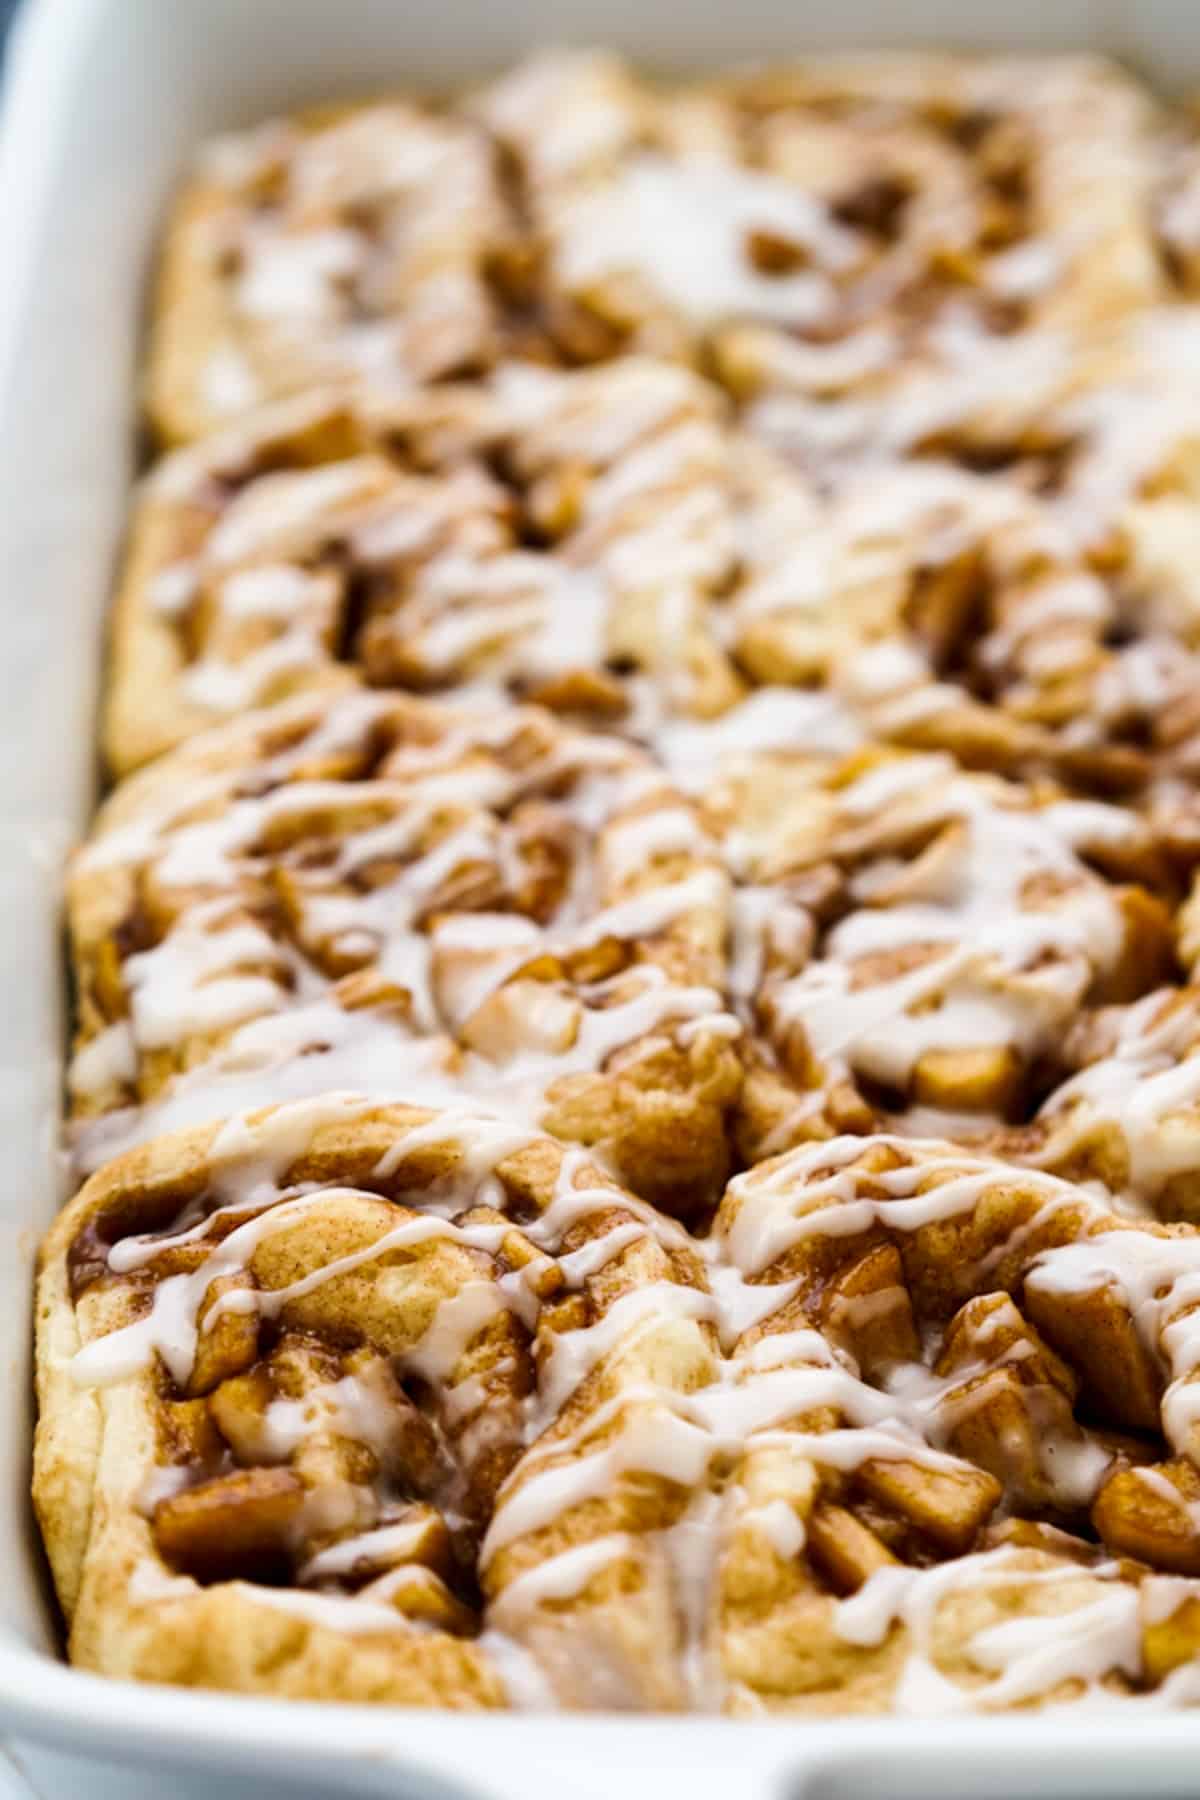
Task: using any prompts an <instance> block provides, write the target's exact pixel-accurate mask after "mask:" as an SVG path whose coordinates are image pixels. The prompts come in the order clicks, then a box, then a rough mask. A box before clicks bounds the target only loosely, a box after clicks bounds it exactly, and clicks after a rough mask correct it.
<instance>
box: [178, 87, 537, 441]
mask: <svg viewBox="0 0 1200 1800" xmlns="http://www.w3.org/2000/svg"><path fill="white" fill-rule="evenodd" d="M517 237H518V227H517V221H516V219H515V217H514V214H513V210H512V206H511V203H510V200H509V198H508V196H507V195H506V192H505V185H504V181H503V179H502V176H501V173H500V171H499V170H498V168H497V166H496V156H495V152H494V149H493V146H492V145H491V144H490V143H489V142H488V140H487V138H486V136H485V135H484V134H483V133H482V132H481V131H480V130H479V129H478V128H477V127H476V126H474V125H472V124H471V122H470V121H469V120H468V119H466V118H464V117H461V116H459V117H454V116H452V115H450V114H448V113H447V112H446V111H445V110H437V109H434V108H431V107H429V106H427V105H421V104H417V103H416V102H413V101H408V100H385V101H380V102H378V103H375V104H370V105H363V106H342V107H332V106H331V107H324V108H315V109H313V110H312V111H310V112H308V113H305V114H301V115H299V116H297V117H295V118H290V119H275V120H271V121H268V122H266V123H264V124H262V125H259V126H256V127H255V128H254V129H252V130H250V131H245V132H241V133H235V134H231V135H229V136H227V137H223V138H219V139H216V140H214V141H212V142H211V143H209V144H208V145H207V146H205V148H204V150H203V152H202V153H201V155H200V157H199V158H198V160H197V165H196V167H195V169H194V171H193V172H192V174H191V176H190V179H189V181H188V183H187V185H186V187H185V189H184V192H183V194H182V196H181V197H180V198H179V200H178V202H177V204H176V208H175V211H174V214H173V217H172V221H171V226H170V231H169V234H168V237H167V241H166V245H165V248H164V252H163V259H162V266H161V270H160V274H159V280H158V292H157V304H156V308H155V317H154V330H153V336H152V342H151V350H150V366H149V370H148V374H147V380H146V389H147V393H146V399H147V407H148V411H149V414H150V418H151V421H152V423H153V425H154V428H155V430H156V431H157V433H158V435H159V436H160V438H162V439H163V440H164V441H166V442H167V443H181V442H185V441H187V440H189V439H192V438H198V437H203V436H205V435H207V434H208V433H210V432H213V431H216V430H218V429H220V428H221V427H222V426H224V425H226V424H227V423H228V422H229V421H230V419H232V418H234V417H236V416H237V415H238V414H240V413H243V412H246V411H247V410H249V409H250V408H252V407H255V406H261V405H262V404H264V403H265V402H267V401H270V400H277V399H280V398H282V397H283V396H285V395H288V394H295V393H301V392H304V391H306V390H309V389H312V388H316V387H320V386H322V385H323V384H325V383H327V382H330V381H335V380H343V379H356V380H367V381H378V380H380V379H384V380H389V379H396V378H403V379H407V380H409V381H416V382H426V381H436V380H440V379H445V378H447V377H452V376H456V375H463V374H466V373H472V374H475V373H478V372H480V371H481V370H483V369H486V368H487V367H489V366H490V364H491V363H492V362H493V361H494V360H495V358H496V356H497V354H498V352H499V350H500V347H501V337H500V319H499V314H498V293H497V290H496V285H495V278H496V276H497V273H498V271H499V270H500V269H501V268H502V267H503V266H504V265H505V263H507V262H513V263H514V266H516V267H519V263H520V256H519V253H518V252H517V248H516V246H517Z"/></svg>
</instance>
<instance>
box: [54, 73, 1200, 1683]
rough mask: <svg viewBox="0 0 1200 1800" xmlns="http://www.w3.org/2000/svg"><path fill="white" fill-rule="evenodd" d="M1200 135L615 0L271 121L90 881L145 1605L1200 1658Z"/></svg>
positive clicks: (195, 1670) (480, 1676)
mask: <svg viewBox="0 0 1200 1800" xmlns="http://www.w3.org/2000/svg"><path fill="white" fill-rule="evenodd" d="M1195 138H1196V133H1195V121H1194V118H1193V117H1192V113H1191V112H1190V111H1187V110H1184V111H1180V110H1175V111H1172V110H1170V109H1168V108H1167V107H1166V106H1165V105H1163V104H1160V103H1159V102H1158V101H1157V100H1155V98H1154V97H1153V96H1151V95H1150V94H1149V93H1148V92H1146V91H1145V90H1144V89H1143V88H1142V87H1141V86H1140V85H1139V84H1138V83H1136V82H1135V81H1134V80H1133V79H1132V78H1131V77H1129V76H1127V75H1126V74H1125V73H1123V72H1122V71H1120V70H1119V69H1117V68H1116V67H1115V66H1111V65H1109V64H1106V63H1104V62H1103V61H1100V60H1098V59H1094V58H1084V57H1060V58H1045V59H1023V58H1005V57H993V58H969V57H958V56H940V55H934V54H928V55H927V54H920V55H910V54H903V55H900V54H897V55H883V56H869V57H868V56H849V55H848V56H831V57H820V58H811V59H801V60H797V61H796V62H794V63H791V64H785V65H780V66H778V67H773V68H772V67H768V68H763V69H757V70H753V71H750V72H742V73H738V74H734V75H724V74H722V75H717V76H714V77H710V78H706V79H703V80H695V81H692V82H689V83H681V82H675V83H672V84H665V83H654V82H651V81H650V80H649V79H647V78H645V77H643V76H642V75H641V74H639V73H638V72H636V71H634V70H633V69H631V68H630V67H628V66H627V65H626V64H625V63H624V62H622V61H621V60H620V59H619V58H616V57H614V56H610V55H608V54H606V53H602V52H577V51H570V52H553V53H546V54H542V55H538V56H534V57H531V58H528V59H527V60H526V61H525V62H523V63H522V64H520V65H519V66H518V67H517V68H516V69H515V70H512V71H510V72H508V73H506V74H503V75H501V76H499V77H497V78H495V79H493V80H490V81H486V82H481V83H478V84H476V85H474V86H473V87H471V88H470V89H469V90H467V91H465V92H463V93H460V94H458V95H455V96H451V97H449V98H446V99H444V100H441V101H438V102H436V103H434V102H419V103H418V102H417V101H414V100H411V99H406V98H399V99H394V98H386V99H383V100H380V101H374V102H370V103H366V104H362V105H358V106H339V107H330V108H318V109H312V110H310V111H308V112H306V113H304V114H301V115H298V116H297V117H296V118H294V119H289V120H282V121H276V122H269V123H267V124H264V125H262V126H260V127H257V128H255V129H254V130H252V131H250V132H247V133H244V134H241V135H239V136H236V137H233V138H228V139H224V140H222V141H221V142H220V143H219V144H217V145H214V146H210V147H209V148H208V149H207V150H206V151H205V152H204V153H203V156H202V158H201V160H200V162H199V164H198V165H197V170H196V173H195V175H194V178H193V179H192V181H191V184H190V185H189V186H187V187H186V188H185V190H184V192H183V194H182V195H181V198H180V200H179V202H178V205H177V208H176V210H175V213H174V215H173V217H172V219H171V221H170V222H169V225H168V231H167V236H166V242H165V246H164V252H163V260H162V268H161V273H160V284H159V304H158V306H157V309H156V314H155V319H154V326H153V332H152V340H151V344H150V351H149V359H148V367H147V372H146V380H145V397H146V405H147V410H148V413H149V416H150V420H151V423H152V426H153V429H154V431H155V433H156V435H157V441H158V443H159V445H160V446H161V450H162V454H161V455H160V456H159V457H158V459H157V460H155V461H154V462H152V464H151V466H150V468H149V470H148V471H147V473H146V475H145V478H144V480H143V482H142V484H141V487H140V489H139V491H138V493H137V495H136V496H135V498H134V501H133V504H132V514H131V529H130V533H129V543H128V549H127V553H126V557H125V563H124V568H123V570H122V572H121V576H120V580H119V589H118V596H117V601H116V608H115V615H114V621H113V629H112V646H111V648H112V655H111V665H110V671H109V680H108V688H107V693H106V698H105V703H104V718H103V740H104V752H105V756H106V759H107V762H108V765H109V769H110V771H111V772H112V774H113V775H114V776H115V777H117V781H116V785H115V787H114V788H113V789H112V791H111V792H110V793H109V794H108V796H107V798H106V799H105V801H104V803H103V805H102V807H101V809H100V811H99V813H98V815H97V817H96V819H95V821H94V823H93V825H92V827H91V830H90V832H89V834H88V837H87V840H86V842H85V843H84V844H82V845H81V846H80V848H79V849H78V850H77V852H76V853H75V856H74V858H73V860H72V863H71V867H70V870H69V875H68V882H67V925H68V936H69V947H70V956H71V965H72V981H73V1014H72V1045H71V1056H70V1061H69V1067H68V1074H67V1081H66V1090H67V1114H68V1117H67V1123H66V1140H67V1150H68V1154H69V1157H70V1160H71V1165H72V1167H73V1170H74V1172H75V1175H76V1177H77V1184H78V1191H77V1192H76V1193H75V1196H74V1198H73V1199H72V1200H71V1201H70V1202H69V1204H68V1205H67V1207H66V1209H65V1210H64V1211H63V1213H62V1214H61V1215H60V1217H59V1218H58V1220H57V1221H56V1223H55V1225H54V1226H53V1228H52V1230H51V1232H50V1233H49V1235H48V1237H47V1239H46V1241H45V1244H44V1246H43V1249H42V1253H41V1258H40V1265H39V1271H40V1272H39V1281H38V1305H37V1319H38V1326H37V1330H38V1347H37V1349H38V1354H37V1363H38V1400H39V1423H38V1431H37V1443H36V1455H35V1472H34V1500H35V1506H36V1509H37V1513H38V1517H39V1521H40V1523H41V1527H42V1531H43V1535H44V1538H45V1542H46V1547H47V1551H48V1554H49V1558H50V1562H51V1566H52V1570H53V1574H54V1579H55V1583H56V1587H57V1591H58V1594H59V1598H60V1601H61V1603H62V1607H63V1611H64V1615H65V1617H66V1620H67V1624H68V1630H69V1651H70V1655H71V1657H72V1658H73V1660H75V1661H76V1662H77V1663H79V1664H80V1665H81V1666H84V1667H87V1668H90V1669H93V1670H96V1671H99V1672H103V1673H108V1674H113V1675H120V1676H130V1677H134V1678H137V1679H145V1680H152V1681H169V1682H174V1683H179V1684H183V1685H190V1686H199V1687H218V1688H227V1689H234V1690H239V1691H244V1692H255V1693H263V1694H277V1695H289V1696H292V1697H295V1698H310V1699H329V1700H361V1701H375V1702H381V1703H391V1704H397V1705H422V1706H427V1705H428V1706H439V1707H449V1708H459V1709H472V1708H503V1707H527V1708H534V1709H536V1708H545V1707H555V1706H557V1707H565V1708H577V1709H583V1710H612V1709H638V1710H646V1711H667V1712H681V1711H707V1712H723V1713H726V1714H729V1715H732V1716H736V1717H759V1716H764V1715H788V1716H799V1717H813V1716H822V1717H825V1716H835V1715H837V1714H846V1713H857V1714H871V1713H886V1712H893V1713H902V1714H904V1713H928V1712H955V1711H966V1710H972V1709H981V1710H987V1711H991V1710H1004V1709H1009V1708H1035V1707H1041V1706H1047V1705H1061V1704H1067V1703H1072V1702H1083V1703H1085V1704H1091V1705H1095V1704H1103V1705H1105V1706H1122V1705H1136V1704H1147V1705H1150V1706H1154V1707H1158V1706H1164V1705H1180V1706H1186V1705H1192V1704H1196V1703H1197V1702H1198V1701H1200V1679H1198V1677H1197V1669H1200V1323H1197V1321H1200V998H1198V996H1200V970H1198V962H1200V898H1198V895H1200V885H1198V878H1200V805H1198V803H1197V799H1196V782H1197V777H1198V773H1200V749H1198V746H1200V712H1198V711H1197V699H1196V695H1197V692H1200V684H1198V675H1200V660H1198V659H1200V588H1198V587H1197V583H1196V575H1195V568H1196V564H1197V552H1198V551H1200V475H1198V473H1197V471H1198V470H1200V456H1198V454H1197V452H1198V448H1200V437H1198V434H1197V424H1196V421H1197V419H1200V376H1198V374H1197V371H1198V370H1200V357H1197V354H1196V345H1197V343H1200V322H1198V317H1197V315H1196V313H1195V312H1194V310H1193V307H1192V304H1191V301H1192V299H1193V297H1194V293H1193V290H1194V289H1195V288H1196V285H1197V282H1198V281H1200V274H1198V272H1197V271H1198V269H1200V251H1198V249H1197V245H1198V244H1200V229H1197V228H1196V225H1195V220H1194V219H1193V217H1192V215H1193V214H1194V213H1196V212H1197V207H1196V204H1195V190H1196V188H1197V180H1196V145H1195Z"/></svg>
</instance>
